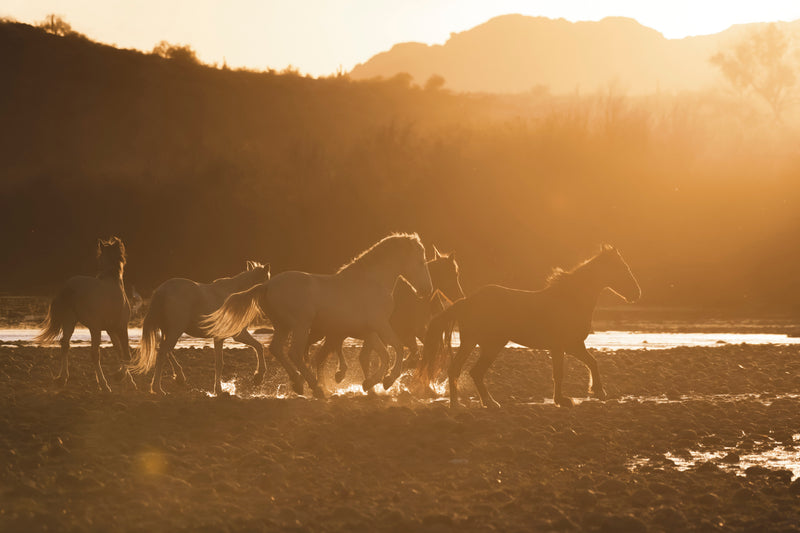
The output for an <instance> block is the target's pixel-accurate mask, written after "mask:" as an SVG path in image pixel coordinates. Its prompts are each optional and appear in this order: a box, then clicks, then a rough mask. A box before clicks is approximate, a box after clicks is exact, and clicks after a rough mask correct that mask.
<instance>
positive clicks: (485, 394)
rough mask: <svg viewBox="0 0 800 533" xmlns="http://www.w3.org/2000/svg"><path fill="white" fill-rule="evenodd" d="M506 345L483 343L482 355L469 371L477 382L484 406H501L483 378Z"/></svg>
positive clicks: (476, 385)
mask: <svg viewBox="0 0 800 533" xmlns="http://www.w3.org/2000/svg"><path fill="white" fill-rule="evenodd" d="M505 345H506V343H505V342H494V343H485V344H481V355H480V357H478V361H477V362H476V363H475V366H473V367H472V369H471V370H470V371H469V373H470V375H471V376H472V381H474V382H475V387H476V388H477V389H478V395H479V396H480V397H481V404H482V405H483V406H484V407H500V404H499V403H497V401H496V400H495V399H494V398H492V395H491V393H489V389H487V388H486V384H485V383H484V382H483V378H484V376H486V372H487V371H488V370H489V367H491V366H492V363H494V361H495V359H497V356H498V355H500V350H502V349H503V347H504V346H505Z"/></svg>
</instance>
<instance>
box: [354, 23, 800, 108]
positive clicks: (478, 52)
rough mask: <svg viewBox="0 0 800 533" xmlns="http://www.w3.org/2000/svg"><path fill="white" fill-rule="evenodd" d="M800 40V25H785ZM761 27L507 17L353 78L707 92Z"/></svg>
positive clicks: (491, 88) (457, 85)
mask: <svg viewBox="0 0 800 533" xmlns="http://www.w3.org/2000/svg"><path fill="white" fill-rule="evenodd" d="M779 24H780V25H781V26H782V27H783V28H785V29H787V30H788V31H790V32H792V33H795V34H800V21H795V22H792V23H779ZM757 26H759V25H758V24H746V25H738V26H733V27H731V28H729V29H728V30H725V31H723V32H720V33H718V34H713V35H703V36H696V37H687V38H685V39H667V38H665V37H664V36H663V35H661V34H660V33H659V32H657V31H656V30H653V29H651V28H648V27H646V26H643V25H641V24H639V23H638V22H636V21H635V20H633V19H629V18H622V17H609V18H605V19H603V20H600V21H597V22H574V23H573V22H569V21H567V20H564V19H557V20H554V19H548V18H544V17H530V16H523V15H504V16H500V17H496V18H493V19H491V20H489V21H488V22H486V23H484V24H481V25H479V26H476V27H475V28H472V29H470V30H467V31H464V32H461V33H453V34H451V35H450V38H449V39H448V40H447V42H446V43H445V44H443V45H432V46H429V45H426V44H422V43H402V44H397V45H395V46H394V47H393V48H392V49H391V50H389V51H387V52H383V53H380V54H377V55H375V56H373V57H372V58H370V59H369V60H368V61H367V62H365V63H362V64H359V65H356V67H354V68H353V70H352V71H351V73H350V75H351V77H352V78H353V79H357V80H358V79H369V78H373V77H380V76H382V77H391V76H394V75H395V74H397V73H400V72H406V73H409V74H410V75H411V76H412V78H413V79H414V81H415V82H416V83H419V84H423V83H425V81H426V80H427V79H429V78H430V77H431V76H433V75H440V76H443V77H444V78H445V80H446V83H447V87H448V88H450V89H453V90H456V91H469V92H491V93H518V92H526V91H530V90H532V89H535V88H537V87H547V88H549V90H550V91H552V92H553V93H570V92H574V91H576V90H582V91H594V90H596V89H598V88H603V87H606V86H608V85H609V84H610V83H614V84H618V85H619V86H620V87H621V88H622V89H623V90H625V91H626V92H628V93H631V94H642V93H652V92H655V91H658V90H662V91H664V90H666V91H675V90H678V91H680V90H701V89H708V88H709V87H711V86H713V85H715V84H716V83H717V82H718V81H719V75H718V73H717V71H716V70H715V69H713V68H711V67H710V65H709V64H708V59H709V58H710V57H711V56H712V55H713V54H715V53H716V52H718V51H719V50H723V49H726V48H727V47H729V46H731V44H732V43H734V42H736V40H737V39H739V38H741V36H742V35H744V34H746V33H747V32H749V31H751V30H752V29H754V28H755V27H757Z"/></svg>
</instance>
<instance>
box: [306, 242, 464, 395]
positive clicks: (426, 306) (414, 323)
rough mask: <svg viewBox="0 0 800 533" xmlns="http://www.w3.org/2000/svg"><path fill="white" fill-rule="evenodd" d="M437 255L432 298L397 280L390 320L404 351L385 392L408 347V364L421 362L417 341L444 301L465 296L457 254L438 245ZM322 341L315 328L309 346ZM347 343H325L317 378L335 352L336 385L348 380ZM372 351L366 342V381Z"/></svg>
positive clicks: (317, 357) (431, 264) (432, 264)
mask: <svg viewBox="0 0 800 533" xmlns="http://www.w3.org/2000/svg"><path fill="white" fill-rule="evenodd" d="M433 254H434V257H433V259H431V260H430V261H428V262H427V266H428V272H430V276H431V283H432V286H433V293H432V295H431V296H430V297H429V298H420V297H419V296H418V295H417V293H416V291H415V290H414V288H413V287H412V286H411V285H410V284H409V283H408V282H407V281H406V280H404V279H403V278H399V279H398V280H397V283H396V284H395V287H394V291H393V292H392V299H393V300H394V309H393V311H392V315H391V317H390V318H389V321H390V323H391V325H392V329H394V332H395V333H396V334H397V337H398V339H399V340H400V349H401V350H403V351H401V352H400V353H397V354H395V356H396V357H395V366H394V368H393V369H392V372H391V373H390V375H389V376H387V377H386V378H385V379H384V381H383V387H384V388H385V389H388V388H389V387H391V386H392V383H394V381H395V380H396V379H397V377H399V375H400V372H401V370H402V365H401V364H400V363H401V361H402V360H403V353H404V351H405V348H408V350H409V357H408V359H406V360H405V363H406V364H409V365H412V364H416V363H417V361H418V358H419V349H418V348H417V339H419V340H420V341H422V339H423V338H424V336H425V330H426V328H427V326H428V321H429V320H430V319H431V317H432V316H433V315H434V314H436V313H438V312H440V311H441V310H442V309H444V307H445V302H443V300H445V301H446V302H450V303H452V301H453V300H457V299H459V298H463V297H464V291H463V290H462V288H461V279H460V273H459V268H458V263H457V262H456V258H455V253H453V252H450V253H448V254H442V253H441V252H439V250H438V249H437V248H436V246H434V247H433ZM321 338H322V335H320V334H319V332H317V331H316V330H315V329H312V330H311V336H310V339H309V343H310V344H313V343H315V342H317V341H319V340H320V339H321ZM343 342H344V337H343V336H341V335H338V336H332V335H329V336H328V337H326V338H325V342H324V343H323V344H322V346H320V347H319V348H318V349H317V351H316V353H315V354H314V363H315V366H316V372H317V379H320V376H321V375H322V371H323V367H324V365H325V361H326V360H327V358H328V356H329V355H330V354H331V352H334V351H335V352H336V353H337V355H338V362H339V366H338V368H337V370H336V374H335V375H334V378H335V380H336V383H341V382H342V380H344V377H345V375H346V373H347V362H346V361H345V359H344V355H343V353H342V344H343ZM372 349H373V348H372V346H371V345H370V344H369V343H364V345H363V346H362V349H361V353H360V355H359V361H360V363H361V368H362V370H363V372H364V378H366V377H367V376H368V374H369V355H370V353H371V352H372Z"/></svg>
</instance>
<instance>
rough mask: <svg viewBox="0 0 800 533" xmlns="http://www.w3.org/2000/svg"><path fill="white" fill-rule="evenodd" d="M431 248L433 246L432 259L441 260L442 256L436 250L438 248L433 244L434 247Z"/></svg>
mask: <svg viewBox="0 0 800 533" xmlns="http://www.w3.org/2000/svg"><path fill="white" fill-rule="evenodd" d="M432 246H433V257H434V259H439V258H441V257H442V254H441V252H439V249H438V248H436V245H435V244H434V245H432Z"/></svg>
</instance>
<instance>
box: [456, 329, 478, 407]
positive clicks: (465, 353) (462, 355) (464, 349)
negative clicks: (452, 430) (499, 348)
mask: <svg viewBox="0 0 800 533" xmlns="http://www.w3.org/2000/svg"><path fill="white" fill-rule="evenodd" d="M476 344H477V343H476V342H465V341H464V339H461V346H459V347H458V351H457V352H456V355H455V357H453V360H452V361H450V366H449V367H448V368H447V384H448V387H449V388H450V407H451V408H452V409H455V408H457V407H460V406H461V402H459V400H458V377H459V376H460V375H461V369H462V368H464V363H466V362H467V357H469V354H471V353H472V349H473V348H475V345H476ZM481 351H483V347H481Z"/></svg>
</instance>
